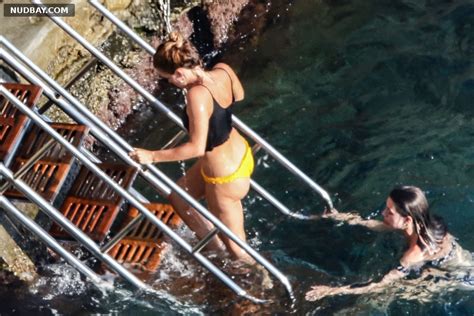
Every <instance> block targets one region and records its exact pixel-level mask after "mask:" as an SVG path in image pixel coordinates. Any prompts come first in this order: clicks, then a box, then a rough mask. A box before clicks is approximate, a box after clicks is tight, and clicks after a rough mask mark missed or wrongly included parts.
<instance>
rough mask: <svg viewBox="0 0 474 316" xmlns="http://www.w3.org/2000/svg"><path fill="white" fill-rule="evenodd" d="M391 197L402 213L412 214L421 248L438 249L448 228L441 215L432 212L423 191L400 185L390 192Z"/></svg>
mask: <svg viewBox="0 0 474 316" xmlns="http://www.w3.org/2000/svg"><path fill="white" fill-rule="evenodd" d="M390 198H391V199H392V201H393V203H394V204H395V208H396V210H397V212H398V213H399V214H400V215H402V216H404V217H405V216H411V218H412V219H413V226H414V229H415V232H416V234H417V235H418V245H419V246H420V247H421V249H426V248H427V247H428V250H430V252H431V251H436V250H437V249H438V245H439V244H440V243H441V242H442V241H443V238H444V237H445V236H446V234H447V233H448V229H447V226H446V224H445V223H444V221H443V219H442V218H441V217H440V216H436V215H433V214H431V212H430V210H429V205H428V201H427V200H426V197H425V194H424V193H423V191H421V189H420V188H417V187H415V186H399V187H395V188H394V189H393V190H392V192H390Z"/></svg>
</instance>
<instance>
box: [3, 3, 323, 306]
mask: <svg viewBox="0 0 474 316" xmlns="http://www.w3.org/2000/svg"><path fill="white" fill-rule="evenodd" d="M32 2H33V3H36V4H41V2H39V1H32ZM89 2H90V4H91V5H93V6H94V7H96V8H98V10H100V11H101V12H102V13H103V14H104V15H106V16H107V18H109V19H111V20H112V22H114V24H116V25H117V26H118V27H119V28H120V29H122V30H123V31H124V32H126V33H127V35H129V37H131V38H132V39H134V40H135V41H137V42H140V41H141V42H142V43H141V44H140V43H139V45H140V46H142V47H144V48H145V49H146V50H147V51H148V52H149V53H154V49H153V48H151V47H150V46H149V45H147V44H146V43H145V42H144V41H143V40H141V39H139V37H138V36H137V35H136V34H135V33H133V31H131V30H130V29H129V28H128V27H126V26H125V25H124V24H123V23H122V22H121V21H119V20H118V19H116V18H115V17H114V16H113V15H112V14H111V13H110V12H108V11H106V9H105V8H103V7H102V6H101V5H100V4H99V3H98V2H97V1H89ZM104 12H105V13H104ZM50 18H51V19H52V20H53V21H54V22H55V23H56V24H57V25H59V26H60V27H61V28H62V29H63V30H65V31H66V32H67V33H68V34H69V35H71V36H72V37H74V38H75V39H76V40H77V41H78V42H79V43H80V44H81V45H83V46H84V47H85V48H86V49H88V50H89V51H90V52H91V53H92V54H93V55H94V56H95V57H96V58H98V59H99V60H100V61H101V62H103V63H104V64H105V65H107V66H108V67H109V68H110V69H111V70H112V71H114V72H115V73H116V74H117V75H119V76H120V77H121V78H122V79H123V80H125V81H126V82H127V83H128V84H129V85H130V86H132V87H133V88H134V89H135V90H137V91H138V92H139V93H140V94H141V95H142V96H143V97H145V99H147V100H148V101H149V102H150V103H151V104H153V105H154V106H155V107H157V108H159V109H160V110H161V111H163V112H164V113H165V114H166V115H167V116H168V117H169V118H171V120H173V121H174V122H175V123H176V124H178V126H180V127H183V126H182V122H181V120H180V119H179V118H178V117H177V116H176V115H175V114H174V113H173V112H171V111H170V110H169V109H167V108H166V107H165V106H164V105H163V104H162V103H161V102H160V101H159V100H157V99H156V98H154V97H153V96H152V95H151V94H150V93H148V92H147V91H145V90H144V89H143V88H142V87H141V86H140V85H138V83H136V82H135V81H134V80H133V79H131V78H130V77H129V76H128V75H126V74H125V73H124V72H123V71H122V70H121V69H120V68H118V67H117V66H116V65H115V64H113V63H112V62H111V61H110V59H108V58H107V57H105V56H104V55H103V54H102V53H101V52H100V51H98V50H97V49H95V48H94V47H93V46H92V45H90V44H89V43H88V42H87V41H86V40H84V39H83V38H82V37H81V36H80V35H79V34H77V33H76V32H75V31H74V30H73V29H72V28H70V27H69V26H68V25H67V24H65V23H64V22H63V21H62V20H61V19H59V18H56V17H50ZM128 33H130V34H128ZM0 45H1V46H2V47H4V48H5V49H6V50H5V49H3V48H0V58H1V59H3V60H5V61H6V62H7V64H9V65H10V66H11V67H12V68H14V69H15V70H16V71H18V72H19V73H21V74H22V76H24V77H25V78H26V79H27V80H28V81H30V82H32V83H33V84H36V85H40V86H41V87H43V89H44V92H45V94H46V95H47V96H48V97H49V98H50V99H51V100H52V101H53V102H54V103H56V104H57V105H59V106H60V107H61V108H62V109H63V110H64V111H65V112H66V113H67V114H69V115H70V116H71V117H72V118H73V119H74V120H76V121H77V122H80V123H82V124H85V125H88V126H90V127H91V133H92V134H93V135H94V136H95V137H96V138H97V139H98V140H99V141H101V142H102V143H103V144H104V145H105V146H107V147H109V148H110V149H111V150H112V151H113V152H115V153H116V154H117V155H118V156H119V157H120V158H121V159H122V160H124V161H125V162H126V163H127V164H129V165H131V166H134V167H136V168H138V170H139V173H140V175H141V176H142V177H143V178H144V179H145V180H147V181H148V182H149V183H150V184H152V186H153V187H154V188H155V189H157V190H158V191H159V192H161V193H162V194H165V195H168V194H169V193H170V192H171V191H175V192H176V193H177V194H179V195H180V196H181V197H182V198H184V199H185V200H186V201H187V202H188V203H189V204H190V205H191V206H193V207H194V208H196V209H197V210H198V211H199V212H200V213H201V214H202V215H203V216H204V217H205V218H207V219H208V220H209V221H211V222H212V223H213V224H214V225H215V226H216V229H217V230H218V231H221V232H223V233H225V234H227V235H228V236H229V237H230V238H231V239H232V240H233V241H234V242H236V243H237V244H238V245H239V246H241V247H242V248H243V249H244V250H245V251H246V252H248V253H249V254H250V255H251V256H252V257H253V258H254V259H255V260H256V261H257V262H259V263H260V264H262V265H263V266H264V267H265V268H266V269H267V270H268V271H269V272H270V273H271V274H272V275H274V276H275V277H276V278H277V279H279V280H280V281H281V282H282V283H283V285H284V286H285V289H286V290H287V292H288V294H289V296H290V297H291V298H292V297H293V294H292V288H291V285H290V283H289V281H288V279H287V278H286V277H285V276H284V275H283V274H282V273H281V272H280V271H278V270H277V269H276V268H275V267H274V266H273V265H271V264H270V263H269V262H268V261H267V260H266V259H265V258H263V257H261V256H260V255H259V254H258V253H257V252H255V250H253V249H252V248H250V247H249V246H248V245H247V244H246V243H244V242H243V241H241V240H240V239H239V238H238V237H236V236H235V235H234V234H233V233H232V232H231V231H229V230H228V229H227V227H225V226H224V225H223V224H222V223H221V222H220V221H219V220H218V219H217V218H215V217H214V216H213V215H212V214H211V213H210V212H209V211H208V210H206V209H205V208H204V207H203V206H201V205H200V204H199V203H198V202H197V201H195V200H194V199H192V198H191V197H190V196H189V195H188V194H187V193H186V191H184V190H183V189H181V188H180V187H179V186H177V185H176V184H175V183H174V182H173V181H172V180H171V179H169V178H168V177H166V175H164V174H163V173H162V172H161V171H160V170H159V169H158V168H156V167H155V166H153V165H147V166H140V165H138V164H137V163H136V162H134V161H133V160H131V159H130V158H129V157H128V154H127V153H128V152H129V151H131V150H132V147H131V146H130V145H129V144H128V143H127V142H125V141H124V140H123V139H122V138H121V137H120V136H118V135H117V134H116V133H115V132H113V131H112V130H110V129H109V128H108V127H107V126H105V124H104V123H103V122H101V121H100V120H98V119H97V118H96V117H95V116H94V115H92V113H90V112H89V110H87V108H85V107H84V106H83V105H82V104H81V103H80V102H79V101H77V99H75V98H74V97H73V96H71V95H70V94H69V93H68V92H67V91H65V90H64V89H63V88H62V87H61V86H60V85H58V84H57V83H56V82H55V81H54V80H52V79H51V78H50V77H49V76H48V75H47V74H45V73H44V72H43V71H42V70H41V69H39V68H38V67H37V66H36V65H34V64H33V63H32V62H31V61H30V60H29V59H28V58H26V57H25V56H24V55H23V54H22V53H21V52H20V51H18V50H17V49H16V48H15V47H14V46H13V45H12V44H11V43H9V42H8V41H7V40H6V39H5V38H3V37H0ZM15 58H16V59H18V60H19V61H21V62H22V63H24V64H25V65H27V66H28V67H29V68H30V69H31V70H32V71H33V73H34V74H33V73H32V72H31V71H30V70H28V69H27V68H25V67H24V66H23V65H22V64H20V63H19V62H18V61H17V60H16V59H15ZM39 78H41V79H39ZM43 81H44V82H43ZM50 87H52V88H53V89H54V90H53V89H51V88H50ZM1 93H2V94H3V95H5V96H6V97H7V98H8V99H9V100H10V101H11V102H14V103H15V105H17V106H18V107H19V108H20V109H21V110H22V111H24V112H25V113H27V115H28V116H29V117H30V118H31V119H33V120H34V121H35V123H37V124H41V118H39V116H37V114H36V113H34V112H32V111H29V112H28V109H24V108H22V104H21V102H19V101H18V100H16V102H15V101H14V100H13V99H14V98H13V99H11V95H10V96H9V95H8V91H5V89H1ZM233 120H234V124H235V125H236V127H238V128H239V129H240V130H241V131H243V132H244V133H245V134H246V135H247V136H249V137H250V138H252V139H253V140H255V141H256V143H257V144H258V145H259V146H261V147H263V148H264V149H265V150H267V152H268V153H270V154H271V155H272V156H274V157H275V159H277V161H279V162H281V163H282V164H283V165H284V166H285V167H287V168H288V169H289V170H290V171H292V172H293V173H294V174H296V175H297V176H298V177H300V178H301V179H303V180H304V181H305V182H306V183H308V184H309V185H310V187H312V188H313V189H314V190H315V191H316V192H318V193H319V194H320V195H321V196H322V197H323V199H324V200H325V202H326V205H327V207H328V208H332V201H331V199H330V197H329V194H327V192H326V191H324V190H323V189H322V188H321V187H320V186H319V185H317V184H316V183H314V182H313V181H312V180H311V179H310V178H309V177H307V176H306V175H304V174H303V173H302V172H301V171H300V170H299V169H297V168H296V167H295V166H294V165H293V164H291V163H290V162H289V161H288V160H287V159H286V158H284V157H283V156H282V155H281V154H280V153H278V152H277V151H276V150H275V149H274V148H273V147H271V146H270V145H269V144H268V143H267V142H265V141H264V140H263V139H262V138H261V137H260V136H258V135H257V134H256V133H255V132H253V131H252V130H251V129H250V128H248V127H247V126H246V125H244V124H243V123H242V122H241V121H240V120H238V119H237V118H236V117H235V116H234V117H233ZM42 127H43V126H42ZM45 128H46V127H45ZM47 132H48V133H51V135H52V136H53V137H54V136H55V135H54V134H53V132H54V131H47ZM54 138H55V139H56V140H57V141H59V142H61V140H60V139H57V138H56V137H54ZM64 146H67V145H66V144H64ZM68 149H69V148H68ZM71 151H72V152H73V154H74V155H75V156H76V157H77V158H79V160H81V161H82V162H83V163H84V164H85V165H87V166H88V167H90V168H91V170H93V171H94V173H96V174H97V175H99V176H100V177H101V178H103V179H104V181H106V182H108V183H109V184H110V185H112V186H114V183H113V181H111V180H110V179H107V178H106V177H104V175H101V174H100V170H94V164H93V163H91V162H90V161H89V160H87V157H86V155H84V154H83V153H81V152H80V151H78V150H77V149H75V148H73V149H71ZM5 169H6V168H4V166H3V167H1V168H0V171H1V174H2V176H3V177H5V178H6V179H7V180H9V181H11V182H12V183H13V184H15V185H17V186H19V187H20V189H21V180H16V179H14V178H12V176H10V175H9V173H8V170H5ZM15 181H18V183H17V182H15ZM115 185H116V184H115ZM252 187H253V188H254V189H255V190H256V191H257V192H258V193H260V194H261V195H262V196H263V197H264V198H266V199H267V200H269V201H270V202H271V203H272V204H273V205H275V206H276V207H277V208H278V209H279V210H280V211H282V212H284V213H285V214H287V215H290V216H293V217H297V218H301V219H310V218H313V216H304V215H301V214H296V213H294V212H291V211H290V210H289V209H288V208H286V206H284V205H283V204H282V203H280V202H279V201H278V200H276V199H275V198H273V197H272V196H271V195H270V194H269V193H268V192H266V191H265V190H264V189H263V188H261V187H260V186H259V185H258V184H257V183H256V182H254V181H252ZM114 188H115V186H114ZM22 189H23V192H24V193H25V194H26V195H28V196H29V197H30V198H31V199H32V200H33V201H35V202H36V203H38V205H40V206H41V207H42V208H43V209H49V210H50V211H51V208H50V207H51V206H49V207H48V206H47V205H45V204H44V203H42V201H41V200H40V199H38V198H37V197H35V195H34V192H28V191H27V189H26V188H24V187H23V188H22ZM115 189H116V190H117V192H119V193H120V194H121V195H123V196H124V197H125V198H126V199H127V200H128V201H129V202H130V203H131V204H132V205H133V206H135V207H136V208H137V209H138V210H139V211H140V212H141V213H142V214H143V216H144V217H146V218H147V219H149V220H150V221H151V222H152V223H153V224H155V225H156V226H158V227H159V228H160V229H162V230H163V231H164V232H165V234H167V235H168V236H170V237H171V238H172V239H174V240H175V241H176V242H177V243H178V244H179V245H181V246H182V247H183V248H184V249H185V250H187V251H188V252H189V253H190V254H191V255H193V256H194V257H195V258H196V259H197V260H198V261H199V262H200V263H201V264H202V265H203V266H205V267H206V268H208V269H209V271H211V272H212V273H213V274H214V275H216V276H217V277H218V278H219V279H220V280H222V281H223V282H224V283H225V284H226V285H227V286H229V287H230V288H231V289H232V290H234V291H235V292H236V293H237V294H238V295H240V296H243V297H246V298H248V299H249V300H252V301H254V302H263V300H261V299H258V298H255V297H252V296H250V295H248V294H247V292H246V291H245V290H243V289H241V288H240V287H239V286H238V285H236V284H235V283H234V282H233V281H232V280H231V279H230V278H229V277H227V276H226V275H225V274H223V273H222V271H220V270H219V269H218V268H216V267H215V266H214V265H213V264H212V263H210V262H209V261H208V260H207V259H206V258H205V257H203V256H202V254H200V253H199V251H200V250H201V249H202V247H204V246H205V245H206V243H207V242H208V240H209V239H210V237H212V236H211V235H208V236H207V237H208V238H204V239H203V240H201V241H200V242H198V244H197V245H195V246H194V247H191V246H190V245H189V244H187V243H186V242H185V241H183V240H182V239H181V238H180V237H179V236H177V235H176V234H175V233H174V232H173V231H171V230H170V229H169V228H168V227H167V226H166V225H164V224H163V223H161V222H160V221H159V220H157V219H156V218H155V217H154V216H153V215H152V214H151V213H150V212H149V211H148V210H147V209H146V208H145V207H143V205H141V203H140V202H139V201H138V200H137V199H136V198H135V197H134V196H133V195H131V194H130V193H129V192H127V191H125V190H123V189H121V188H115ZM3 200H4V199H3V198H2V205H3V204H4V202H3ZM5 203H6V202H5ZM217 230H216V231H213V232H211V234H215V233H216V232H217ZM73 235H74V234H73ZM75 235H78V234H75ZM75 237H76V236H75ZM81 242H82V243H83V244H84V245H86V246H87V245H88V243H87V240H86V241H83V240H81ZM93 249H95V248H93ZM99 250H100V249H99ZM100 254H102V252H100V251H99V253H98V255H100ZM101 260H106V259H103V258H101ZM119 274H121V275H122V276H124V278H126V279H127V280H129V281H130V282H131V283H133V284H135V285H137V286H138V287H140V288H143V286H141V285H140V284H139V283H137V282H133V281H131V280H130V277H129V276H127V275H126V274H124V273H120V272H119ZM145 288H146V286H145Z"/></svg>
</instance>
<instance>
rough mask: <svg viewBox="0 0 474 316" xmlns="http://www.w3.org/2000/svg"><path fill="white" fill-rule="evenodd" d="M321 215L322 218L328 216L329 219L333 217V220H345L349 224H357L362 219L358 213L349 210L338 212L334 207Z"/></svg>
mask: <svg viewBox="0 0 474 316" xmlns="http://www.w3.org/2000/svg"><path fill="white" fill-rule="evenodd" d="M323 217H324V218H330V219H333V220H335V221H341V222H346V223H348V224H349V225H358V224H360V222H361V221H362V217H361V216H360V215H359V214H357V213H355V212H349V213H347V212H342V213H339V211H338V210H336V209H335V208H333V209H332V210H331V211H329V212H324V214H323Z"/></svg>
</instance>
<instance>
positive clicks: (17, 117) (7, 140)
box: [0, 83, 42, 161]
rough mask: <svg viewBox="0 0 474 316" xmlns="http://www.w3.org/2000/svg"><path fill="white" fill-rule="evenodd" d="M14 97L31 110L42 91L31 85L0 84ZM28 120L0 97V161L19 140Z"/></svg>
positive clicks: (11, 150) (3, 159)
mask: <svg viewBox="0 0 474 316" xmlns="http://www.w3.org/2000/svg"><path fill="white" fill-rule="evenodd" d="M1 85H3V86H4V87H5V88H7V89H8V90H9V91H10V92H11V93H12V94H13V95H14V96H16V97H17V98H18V99H20V100H21V101H22V102H23V103H25V104H26V105H27V106H28V107H29V108H33V107H34V106H35V105H36V102H38V100H39V98H40V97H41V93H42V89H41V88H40V87H37V86H33V85H26V84H19V83H1ZM28 120H29V118H28V116H26V115H25V114H23V113H22V112H21V111H20V110H19V109H17V108H16V107H15V106H14V105H13V104H11V103H10V101H8V100H7V99H6V98H5V97H4V96H3V95H0V160H2V161H5V160H6V159H7V157H8V156H9V154H11V153H12V152H13V150H14V149H15V147H16V146H17V145H18V143H19V142H20V140H21V136H22V135H23V130H24V128H25V126H26V124H27V122H28Z"/></svg>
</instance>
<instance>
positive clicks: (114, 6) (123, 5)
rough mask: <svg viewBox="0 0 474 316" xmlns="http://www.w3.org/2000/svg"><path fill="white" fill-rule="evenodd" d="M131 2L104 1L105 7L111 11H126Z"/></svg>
mask: <svg viewBox="0 0 474 316" xmlns="http://www.w3.org/2000/svg"><path fill="white" fill-rule="evenodd" d="M131 3H132V0H105V3H104V5H105V7H106V8H107V9H109V10H111V11H119V10H125V9H127V8H128V7H129V6H130V4H131Z"/></svg>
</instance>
